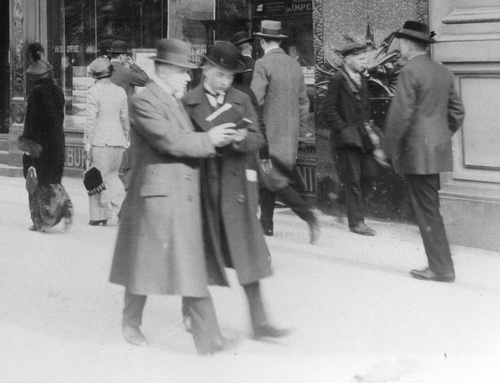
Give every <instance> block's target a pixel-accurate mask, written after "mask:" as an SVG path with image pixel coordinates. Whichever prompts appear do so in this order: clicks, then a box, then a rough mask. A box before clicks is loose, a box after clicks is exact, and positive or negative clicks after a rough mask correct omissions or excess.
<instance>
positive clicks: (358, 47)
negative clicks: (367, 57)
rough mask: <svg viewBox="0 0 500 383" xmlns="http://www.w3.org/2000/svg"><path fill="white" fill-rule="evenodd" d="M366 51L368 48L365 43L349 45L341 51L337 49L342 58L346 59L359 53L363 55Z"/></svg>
mask: <svg viewBox="0 0 500 383" xmlns="http://www.w3.org/2000/svg"><path fill="white" fill-rule="evenodd" d="M367 50H368V46H367V45H366V44H365V43H351V44H347V45H346V46H345V47H343V48H342V49H339V50H338V52H339V54H340V55H342V56H343V57H346V56H349V55H357V54H360V53H364V52H366V51H367Z"/></svg>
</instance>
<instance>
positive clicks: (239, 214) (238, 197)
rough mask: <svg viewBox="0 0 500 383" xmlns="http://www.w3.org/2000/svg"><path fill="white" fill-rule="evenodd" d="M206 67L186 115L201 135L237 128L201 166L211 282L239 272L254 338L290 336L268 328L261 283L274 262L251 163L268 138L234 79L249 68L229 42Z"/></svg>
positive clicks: (218, 44) (188, 99)
mask: <svg viewBox="0 0 500 383" xmlns="http://www.w3.org/2000/svg"><path fill="white" fill-rule="evenodd" d="M205 61H206V62H205V64H204V66H203V81H202V83H201V84H200V85H198V86H197V87H196V88H194V89H193V90H192V91H190V92H189V93H188V94H187V95H186V96H184V98H183V103H184V106H185V108H186V111H187V112H188V114H189V116H190V117H191V121H192V122H193V125H194V127H195V129H196V130H197V131H200V132H207V131H210V129H211V128H212V127H213V126H216V125H220V124H222V123H231V124H234V134H232V135H231V137H230V142H229V143H228V144H227V145H226V146H224V147H221V148H219V149H218V150H217V156H215V157H213V158H210V159H205V160H202V165H201V185H200V186H201V199H202V208H203V217H204V224H203V228H204V238H205V242H206V246H207V257H209V260H208V261H207V265H208V268H209V280H210V283H212V284H216V285H220V286H228V285H229V283H228V279H227V276H226V273H225V270H224V268H225V267H230V268H233V269H235V271H236V274H237V276H238V280H239V282H240V284H241V285H242V286H243V288H244V290H245V293H246V295H247V298H248V302H249V308H250V316H251V324H252V336H253V337H254V338H255V339H262V338H276V337H282V336H285V335H287V334H288V332H289V330H286V329H279V328H275V327H273V326H271V325H270V324H269V322H268V319H267V316H266V313H265V310H264V307H263V302H262V298H261V293H260V284H259V281H260V279H262V278H265V277H268V276H270V275H271V274H272V271H271V257H270V254H269V250H268V248H267V245H266V242H265V239H264V235H263V232H262V228H261V225H260V223H259V220H258V219H257V204H258V197H257V173H256V172H255V170H252V169H248V167H247V163H248V158H249V156H252V155H255V153H256V152H257V151H258V150H259V148H260V147H261V146H262V145H263V143H264V138H263V136H262V133H261V132H260V129H259V126H258V118H257V113H256V111H255V109H254V107H253V105H252V102H251V100H250V97H249V96H248V95H247V94H245V93H243V92H241V91H239V90H237V89H235V88H233V87H232V82H233V79H234V74H235V73H238V72H241V71H242V70H244V69H245V65H244V63H243V62H242V61H241V60H240V53H239V51H238V49H237V48H236V47H235V46H234V45H233V44H231V43H229V42H225V41H219V42H216V43H215V44H214V45H213V46H212V48H211V50H210V51H209V52H208V53H207V55H206V56H205ZM184 313H185V314H186V312H185V311H184ZM187 319H189V318H187Z"/></svg>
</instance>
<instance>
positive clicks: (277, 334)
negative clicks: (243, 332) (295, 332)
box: [253, 323, 292, 340]
mask: <svg viewBox="0 0 500 383" xmlns="http://www.w3.org/2000/svg"><path fill="white" fill-rule="evenodd" d="M291 333H292V329H289V328H276V327H274V326H271V325H270V324H269V323H262V324H260V325H258V326H254V328H253V339H256V340H259V339H262V338H283V337H285V336H287V335H290V334H291Z"/></svg>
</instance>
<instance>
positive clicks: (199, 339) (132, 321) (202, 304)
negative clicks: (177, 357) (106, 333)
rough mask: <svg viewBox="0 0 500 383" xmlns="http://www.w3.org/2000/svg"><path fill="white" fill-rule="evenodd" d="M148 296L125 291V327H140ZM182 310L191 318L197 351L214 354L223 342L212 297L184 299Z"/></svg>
mask: <svg viewBox="0 0 500 383" xmlns="http://www.w3.org/2000/svg"><path fill="white" fill-rule="evenodd" d="M146 298H147V296H146V295H137V294H132V293H130V292H128V291H125V306H124V308H123V322H122V324H123V325H129V326H134V327H139V326H140V325H141V323H142V313H143V311H144V306H145V304H146ZM182 310H183V312H186V313H187V314H188V315H189V316H190V317H191V323H192V333H193V339H194V345H195V347H196V350H197V351H198V352H199V353H201V354H206V353H212V351H213V348H214V346H215V345H216V344H217V343H220V342H221V341H222V335H221V332H220V329H219V323H218V321H217V316H216V315H215V309H214V304H213V302H212V297H211V296H210V295H208V296H207V297H203V298H194V297H182Z"/></svg>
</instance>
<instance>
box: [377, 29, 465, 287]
mask: <svg viewBox="0 0 500 383" xmlns="http://www.w3.org/2000/svg"><path fill="white" fill-rule="evenodd" d="M396 37H397V38H399V39H400V47H401V56H402V58H403V59H406V63H405V65H404V67H403V69H402V70H401V72H400V74H399V77H398V82H397V85H396V91H395V94H394V99H393V100H392V103H391V105H390V108H389V112H388V117H387V121H386V140H387V150H388V155H389V157H391V158H392V164H393V166H394V169H395V170H396V171H397V172H398V173H399V174H401V175H404V177H405V180H406V183H407V185H408V190H409V196H410V201H411V205H412V207H413V212H414V214H415V218H416V220H417V223H418V226H419V228H420V234H421V236H422V239H423V242H424V248H425V253H426V255H427V260H428V267H427V268H425V269H423V270H412V271H411V273H410V274H411V275H412V276H413V277H414V278H417V279H422V280H431V281H441V282H453V281H454V280H455V270H454V266H453V261H452V258H451V253H450V246H449V244H448V239H447V237H446V231H445V227H444V223H443V218H442V217H441V213H440V212H439V188H440V179H439V173H440V172H446V171H451V170H452V146H451V136H452V135H453V134H454V133H455V132H456V131H457V130H458V129H459V128H460V126H461V125H462V122H463V118H464V109H463V105H462V101H461V100H460V97H459V96H458V94H457V92H456V90H455V86H454V79H453V75H452V74H451V73H450V71H449V70H448V69H446V68H445V67H444V66H442V65H440V64H438V63H435V62H434V61H432V60H431V58H430V56H429V54H428V51H427V47H428V45H429V44H431V43H433V42H434V39H432V38H431V37H430V34H429V30H428V27H427V25H426V24H423V23H420V22H416V21H407V22H405V23H404V25H403V28H402V29H400V30H399V31H398V32H397V33H396Z"/></svg>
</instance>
